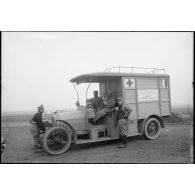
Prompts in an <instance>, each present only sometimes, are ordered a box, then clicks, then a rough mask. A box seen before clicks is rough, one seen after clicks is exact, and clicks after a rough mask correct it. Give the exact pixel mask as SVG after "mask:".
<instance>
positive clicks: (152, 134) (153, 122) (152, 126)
mask: <svg viewBox="0 0 195 195" xmlns="http://www.w3.org/2000/svg"><path fill="white" fill-rule="evenodd" d="M160 130H161V125H160V122H159V121H158V120H157V119H156V118H150V119H148V120H147V121H146V123H145V126H144V135H145V137H146V138H147V139H156V138H158V137H159V136H160Z"/></svg>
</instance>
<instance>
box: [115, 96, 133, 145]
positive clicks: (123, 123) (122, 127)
mask: <svg viewBox="0 0 195 195" xmlns="http://www.w3.org/2000/svg"><path fill="white" fill-rule="evenodd" d="M117 107H118V108H117V110H116V125H117V128H116V129H117V133H118V135H119V138H120V139H121V142H122V145H120V146H119V148H125V147H126V145H127V118H128V117H129V115H130V114H131V112H132V109H131V108H129V107H128V106H126V105H125V104H124V103H123V99H122V98H117Z"/></svg>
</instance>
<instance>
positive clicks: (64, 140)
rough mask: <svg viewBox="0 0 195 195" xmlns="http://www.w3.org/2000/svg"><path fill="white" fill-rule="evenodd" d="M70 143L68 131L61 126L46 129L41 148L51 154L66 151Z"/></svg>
mask: <svg viewBox="0 0 195 195" xmlns="http://www.w3.org/2000/svg"><path fill="white" fill-rule="evenodd" d="M70 144H71V133H70V131H69V130H68V129H67V128H65V127H62V126H56V127H53V128H51V129H49V130H47V131H46V132H45V134H44V136H43V148H44V149H45V150H46V151H47V152H48V153H49V154H52V155H58V154H62V153H64V152H66V151H67V150H68V148H69V147H70Z"/></svg>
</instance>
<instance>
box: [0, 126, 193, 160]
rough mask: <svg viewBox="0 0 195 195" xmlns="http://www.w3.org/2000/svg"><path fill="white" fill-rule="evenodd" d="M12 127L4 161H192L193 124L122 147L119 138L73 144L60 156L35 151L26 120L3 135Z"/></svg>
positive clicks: (138, 139) (172, 128)
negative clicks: (119, 146)
mask: <svg viewBox="0 0 195 195" xmlns="http://www.w3.org/2000/svg"><path fill="white" fill-rule="evenodd" d="M6 129H9V131H8V134H7V139H6V146H5V150H4V152H3V153H2V154H1V163H193V134H192V133H193V132H192V131H193V127H192V125H186V124H183V125H182V124H175V125H166V129H165V130H162V131H161V135H160V137H159V138H158V139H156V140H145V139H144V138H143V137H141V136H136V137H130V138H128V145H127V147H126V148H124V149H119V148H118V145H119V144H120V142H119V140H115V141H107V142H103V143H92V144H84V145H72V146H71V147H70V149H69V150H68V151H67V152H66V153H64V154H62V155H58V156H51V155H49V154H47V153H46V152H43V153H33V151H32V147H33V142H32V138H31V135H30V133H29V131H28V127H27V126H26V123H9V124H8V123H7V124H4V125H2V129H1V130H2V135H3V133H4V132H5V130H6Z"/></svg>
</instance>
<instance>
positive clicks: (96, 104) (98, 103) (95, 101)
mask: <svg viewBox="0 0 195 195" xmlns="http://www.w3.org/2000/svg"><path fill="white" fill-rule="evenodd" d="M93 95H94V97H93V98H92V99H91V102H92V107H93V109H94V111H95V112H98V111H99V110H100V109H101V108H102V106H103V100H102V98H101V97H98V91H94V92H93Z"/></svg>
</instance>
